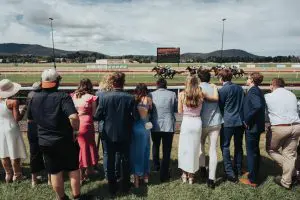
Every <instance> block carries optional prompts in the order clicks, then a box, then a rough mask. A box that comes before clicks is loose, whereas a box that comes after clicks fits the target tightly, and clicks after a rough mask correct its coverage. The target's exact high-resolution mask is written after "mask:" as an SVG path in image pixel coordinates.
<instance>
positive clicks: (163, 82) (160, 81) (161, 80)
mask: <svg viewBox="0 0 300 200" xmlns="http://www.w3.org/2000/svg"><path fill="white" fill-rule="evenodd" d="M167 84H168V83H167V80H166V79H164V78H159V79H158V80H157V81H156V86H157V87H158V88H165V89H166V88H167Z"/></svg>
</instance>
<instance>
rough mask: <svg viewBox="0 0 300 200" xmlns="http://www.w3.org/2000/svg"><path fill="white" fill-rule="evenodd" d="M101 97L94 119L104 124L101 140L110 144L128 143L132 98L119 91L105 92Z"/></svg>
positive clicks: (131, 117)
mask: <svg viewBox="0 0 300 200" xmlns="http://www.w3.org/2000/svg"><path fill="white" fill-rule="evenodd" d="M101 96H102V98H101V99H99V105H98V107H97V110H96V113H95V116H94V118H95V120H99V121H101V120H103V122H104V123H103V133H102V134H103V135H102V138H103V139H104V140H109V141H111V142H130V140H131V132H132V124H133V111H134V98H133V96H132V95H130V94H128V93H126V92H124V91H123V90H119V89H116V90H114V91H112V92H105V93H103V95H101Z"/></svg>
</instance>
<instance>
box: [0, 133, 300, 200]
mask: <svg viewBox="0 0 300 200" xmlns="http://www.w3.org/2000/svg"><path fill="white" fill-rule="evenodd" d="M178 138H179V135H178V134H176V135H175V137H174V141H173V149H172V155H171V157H172V162H171V170H172V171H171V176H172V178H171V180H170V182H168V183H163V184H160V182H159V174H158V173H154V172H151V176H150V182H149V184H148V185H147V186H143V187H141V188H140V189H132V190H131V193H130V194H129V195H126V196H118V197H117V199H124V200H125V199H153V200H157V199H201V200H205V199H209V200H213V199H222V200H227V199H233V200H244V199H247V200H252V199H253V200H257V199H264V200H268V199H270V200H297V199H300V186H299V185H298V186H296V187H295V188H293V190H292V191H288V190H285V189H283V188H280V187H279V186H277V185H276V184H275V183H274V182H273V178H274V176H275V175H278V174H280V173H281V170H280V168H278V166H277V165H276V164H275V163H274V162H273V161H272V160H271V159H270V158H269V157H268V156H267V154H266V152H265V148H264V147H265V135H264V134H263V135H262V136H261V143H260V149H261V154H262V162H261V170H260V174H259V177H260V183H261V184H260V186H259V187H258V188H256V189H254V188H250V187H248V186H244V185H242V184H233V183H229V182H224V181H223V179H222V178H221V177H222V175H223V165H222V162H221V161H222V157H221V152H220V150H218V160H219V163H218V168H217V185H218V186H217V187H216V189H215V190H210V189H208V188H207V186H206V184H205V183H204V182H203V181H202V180H200V179H199V178H197V182H196V183H195V184H194V185H188V184H182V182H181V180H180V175H181V174H180V170H179V169H178V168H177V147H178ZM25 141H26V145H27V146H28V144H27V139H25ZM206 149H207V146H206ZM244 154H245V153H244ZM100 155H101V152H100ZM244 160H245V157H244ZM28 162H29V161H28V159H27V160H25V163H24V173H25V175H27V176H28V177H29V176H30V174H29V164H28ZM245 162H246V161H245ZM99 165H100V166H101V167H102V158H100V161H99ZM0 178H1V182H0V199H3V200H10V199H11V200H16V199H22V200H26V199H36V200H48V199H54V198H55V196H54V193H53V191H52V189H51V188H50V187H49V186H48V185H47V183H46V182H44V183H43V184H41V185H38V187H36V188H34V189H32V188H31V182H30V179H28V180H26V181H24V182H21V183H12V184H5V183H4V175H3V174H2V175H1V176H0ZM65 186H66V193H67V194H68V195H70V194H71V193H70V184H69V181H67V182H66V184H65ZM82 193H87V194H91V195H95V196H98V197H100V199H101V198H102V199H108V186H107V182H106V181H105V180H104V177H103V172H101V175H100V176H99V177H92V178H91V181H90V182H88V183H87V184H85V185H84V186H83V187H82Z"/></svg>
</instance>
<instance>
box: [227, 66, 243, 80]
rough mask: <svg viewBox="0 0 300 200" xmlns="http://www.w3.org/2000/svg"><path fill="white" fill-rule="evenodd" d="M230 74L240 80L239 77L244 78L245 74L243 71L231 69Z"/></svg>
mask: <svg viewBox="0 0 300 200" xmlns="http://www.w3.org/2000/svg"><path fill="white" fill-rule="evenodd" d="M229 69H230V70H231V72H232V75H233V76H234V78H241V77H244V75H245V74H246V73H245V71H244V70H243V69H236V68H234V69H232V68H229Z"/></svg>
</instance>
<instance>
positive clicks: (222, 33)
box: [221, 18, 226, 64]
mask: <svg viewBox="0 0 300 200" xmlns="http://www.w3.org/2000/svg"><path fill="white" fill-rule="evenodd" d="M225 20H226V18H223V19H222V21H223V30H222V46H221V64H222V63H223V42H224V24H225Z"/></svg>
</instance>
